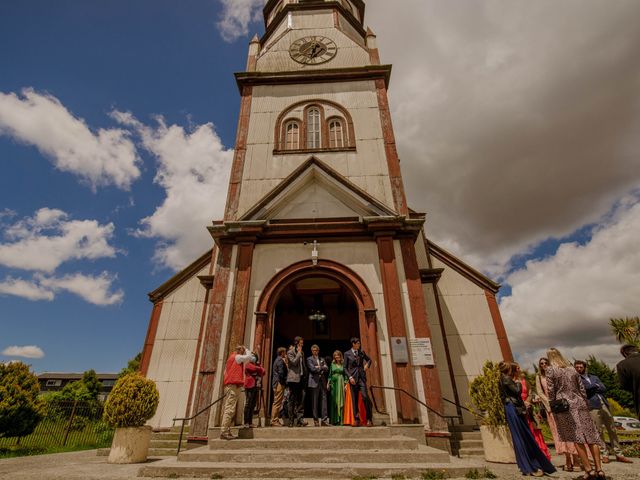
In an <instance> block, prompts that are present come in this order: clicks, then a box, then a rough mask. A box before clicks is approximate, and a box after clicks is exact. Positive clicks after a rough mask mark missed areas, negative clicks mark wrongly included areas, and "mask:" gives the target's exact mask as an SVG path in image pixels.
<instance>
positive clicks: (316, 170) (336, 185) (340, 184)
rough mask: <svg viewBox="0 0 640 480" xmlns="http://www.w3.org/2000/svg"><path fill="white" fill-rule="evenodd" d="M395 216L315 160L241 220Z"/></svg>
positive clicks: (286, 180)
mask: <svg viewBox="0 0 640 480" xmlns="http://www.w3.org/2000/svg"><path fill="white" fill-rule="evenodd" d="M395 215H396V213H395V212H393V211H392V210H390V209H389V208H388V207H386V206H385V205H383V204H382V203H380V202H379V201H378V200H376V199H374V198H373V197H372V196H370V195H369V194H367V193H366V192H365V191H364V190H361V189H360V188H359V187H357V186H356V185H354V184H353V183H351V182H349V181H348V180H347V179H346V178H344V177H343V176H342V175H340V174H339V173H338V172H336V171H335V170H333V169H331V168H330V167H329V166H328V165H326V164H325V163H323V162H321V161H320V160H318V159H317V158H315V157H312V158H311V159H309V160H308V161H307V162H305V163H304V164H303V165H301V166H300V167H299V168H298V169H296V170H295V171H294V172H293V173H292V174H291V175H289V177H287V178H286V179H285V180H283V181H282V183H281V184H280V185H278V186H277V187H276V188H275V189H274V190H272V191H271V192H270V193H269V194H267V195H266V196H265V197H264V198H263V199H262V200H261V201H260V202H258V203H257V204H256V205H255V206H254V207H253V208H251V209H250V210H249V211H248V212H247V213H246V214H245V215H244V216H243V217H242V218H241V219H240V220H241V221H250V220H279V219H289V220H291V219H318V218H344V217H375V216H382V217H388V216H395Z"/></svg>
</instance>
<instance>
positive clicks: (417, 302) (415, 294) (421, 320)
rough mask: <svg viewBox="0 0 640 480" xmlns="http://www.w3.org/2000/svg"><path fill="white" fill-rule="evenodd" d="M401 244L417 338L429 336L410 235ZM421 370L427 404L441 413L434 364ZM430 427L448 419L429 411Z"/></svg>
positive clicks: (442, 426)
mask: <svg viewBox="0 0 640 480" xmlns="http://www.w3.org/2000/svg"><path fill="white" fill-rule="evenodd" d="M400 247H401V250H402V261H403V264H404V274H405V278H406V281H407V291H408V293H409V303H410V305H411V317H412V318H413V329H414V331H415V335H416V338H431V328H429V320H428V317H427V305H426V302H425V300H424V292H423V290H422V279H421V278H420V269H419V268H418V259H417V257H416V249H415V245H414V240H413V239H412V238H403V239H401V240H400ZM420 373H421V375H422V383H423V384H424V394H425V399H426V403H427V405H429V407H431V408H432V409H434V410H435V411H436V412H439V413H441V414H442V413H443V409H442V388H441V385H440V375H439V374H438V370H437V368H436V367H435V366H422V367H420ZM429 428H430V430H432V431H434V430H436V431H442V430H447V423H446V421H445V420H444V419H442V417H439V416H438V415H435V414H433V413H431V412H429Z"/></svg>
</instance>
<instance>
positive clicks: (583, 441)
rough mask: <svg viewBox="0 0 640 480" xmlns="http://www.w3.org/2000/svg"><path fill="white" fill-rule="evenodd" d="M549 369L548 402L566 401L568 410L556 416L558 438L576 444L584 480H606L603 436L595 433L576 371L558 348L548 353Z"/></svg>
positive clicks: (584, 393)
mask: <svg viewBox="0 0 640 480" xmlns="http://www.w3.org/2000/svg"><path fill="white" fill-rule="evenodd" d="M547 358H548V359H549V364H550V365H549V366H548V367H547V369H546V370H545V373H546V377H547V387H548V392H549V402H550V403H551V404H553V402H554V401H555V400H560V399H564V400H566V401H567V402H568V404H569V410H568V411H566V412H558V413H556V414H555V415H554V418H555V421H556V426H557V428H558V436H559V438H560V440H562V441H563V442H573V443H575V445H576V449H577V450H578V455H579V456H580V463H582V469H583V470H584V477H583V478H584V479H585V480H587V479H605V478H606V477H605V474H604V472H603V471H602V463H601V462H600V435H599V434H598V430H597V429H596V426H595V424H594V423H593V420H592V419H591V415H590V413H589V407H588V404H587V394H586V392H585V389H584V385H583V384H582V380H581V379H580V375H578V372H576V370H575V368H573V367H572V366H571V364H570V363H569V362H568V361H567V360H566V359H565V358H564V357H563V356H562V354H561V353H560V352H559V351H558V350H556V349H555V348H551V349H549V351H547ZM587 449H589V450H590V451H591V455H592V456H593V459H594V462H595V467H596V468H595V470H593V469H592V468H591V464H590V463H589V456H588V454H587Z"/></svg>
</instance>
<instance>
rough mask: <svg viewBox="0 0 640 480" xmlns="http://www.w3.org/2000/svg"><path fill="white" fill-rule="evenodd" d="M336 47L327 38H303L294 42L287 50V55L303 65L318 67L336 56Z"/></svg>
mask: <svg viewBox="0 0 640 480" xmlns="http://www.w3.org/2000/svg"><path fill="white" fill-rule="evenodd" d="M337 52H338V47H337V46H336V44H335V42H334V41H333V40H331V39H329V38H327V37H316V36H314V37H304V38H301V39H299V40H296V41H295V42H293V43H292V44H291V48H289V55H291V58H293V59H294V60H295V61H296V62H298V63H302V64H303V65H318V64H320V63H325V62H328V61H329V60H331V59H332V58H333V57H335V56H336V53H337Z"/></svg>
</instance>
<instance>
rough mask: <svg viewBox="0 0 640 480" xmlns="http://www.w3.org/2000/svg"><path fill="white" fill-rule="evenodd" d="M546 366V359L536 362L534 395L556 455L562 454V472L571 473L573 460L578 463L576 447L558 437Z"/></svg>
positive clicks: (547, 361) (547, 360)
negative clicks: (539, 404) (544, 419)
mask: <svg viewBox="0 0 640 480" xmlns="http://www.w3.org/2000/svg"><path fill="white" fill-rule="evenodd" d="M548 366H549V359H548V358H544V357H543V358H541V359H540V360H538V373H537V374H536V393H537V395H538V402H539V403H541V404H542V406H543V407H544V410H545V412H546V414H547V415H546V416H547V424H548V425H549V430H551V435H552V436H553V444H554V446H555V448H556V453H557V454H558V455H563V454H564V457H565V464H564V467H563V470H564V471H565V472H573V466H574V459H576V462H575V463H578V462H577V460H578V459H577V457H578V450H576V446H575V445H574V444H573V443H572V442H563V441H562V440H560V437H559V436H558V427H557V426H556V420H555V418H554V416H553V413H551V405H550V404H549V387H548V386H547V376H546V373H545V372H546V370H547V367H548Z"/></svg>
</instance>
